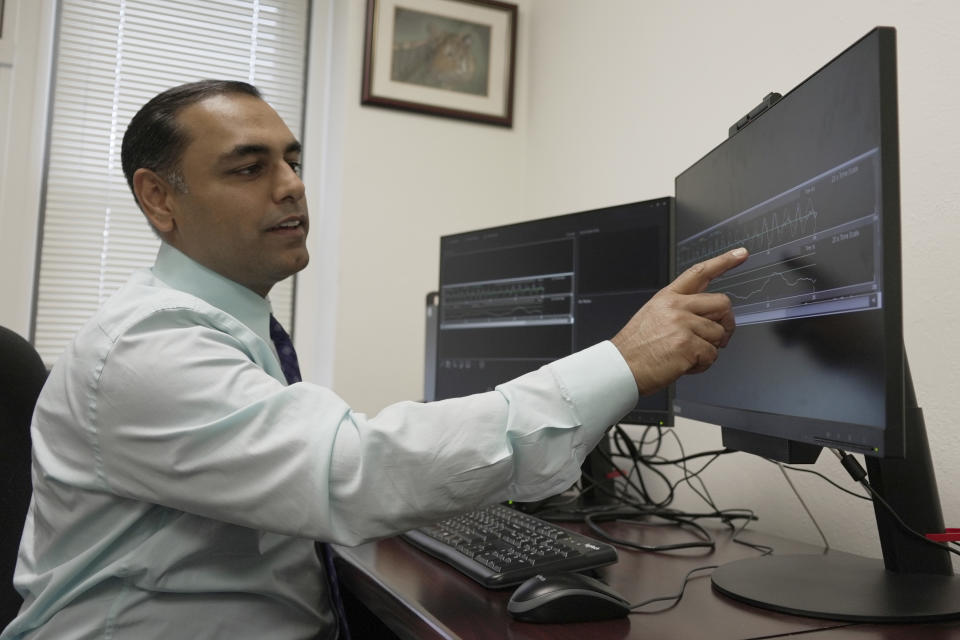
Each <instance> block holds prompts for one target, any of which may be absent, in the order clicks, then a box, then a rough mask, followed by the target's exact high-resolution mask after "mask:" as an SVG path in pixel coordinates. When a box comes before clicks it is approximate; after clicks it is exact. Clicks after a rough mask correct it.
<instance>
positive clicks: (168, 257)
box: [153, 242, 272, 344]
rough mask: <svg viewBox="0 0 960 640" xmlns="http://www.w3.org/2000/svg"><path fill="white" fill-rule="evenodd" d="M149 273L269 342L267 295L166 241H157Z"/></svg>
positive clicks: (268, 304) (269, 310)
mask: <svg viewBox="0 0 960 640" xmlns="http://www.w3.org/2000/svg"><path fill="white" fill-rule="evenodd" d="M153 275H154V276H156V277H157V278H159V279H160V280H161V281H163V282H164V283H165V284H167V285H169V286H170V287H173V288H174V289H177V290H179V291H183V292H185V293H189V294H191V295H194V296H196V297H198V298H200V299H201V300H203V301H205V302H208V303H210V304H211V305H213V306H215V307H217V308H218V309H221V310H223V311H226V312H227V313H229V314H230V315H232V316H233V317H235V318H236V319H237V320H239V321H240V322H242V323H243V324H245V325H247V326H248V327H250V328H251V329H252V330H253V331H254V332H256V334H257V335H258V336H260V337H261V338H263V339H264V340H265V341H266V343H267V344H271V341H270V314H271V312H272V310H271V306H270V300H269V299H267V298H262V297H260V296H259V295H258V294H256V293H254V292H253V291H251V290H250V289H248V288H246V287H245V286H243V285H242V284H240V283H238V282H234V281H233V280H231V279H229V278H225V277H224V276H222V275H220V274H219V273H217V272H216V271H212V270H211V269H208V268H207V267H205V266H203V265H202V264H200V263H199V262H196V261H194V260H193V259H192V258H190V257H188V256H187V255H186V254H184V253H182V252H181V251H179V250H177V249H176V248H174V247H172V246H171V245H169V244H167V243H166V242H161V243H160V250H159V251H158V252H157V261H156V262H155V263H154V265H153Z"/></svg>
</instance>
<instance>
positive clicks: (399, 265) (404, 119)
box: [296, 0, 532, 413]
mask: <svg viewBox="0 0 960 640" xmlns="http://www.w3.org/2000/svg"><path fill="white" fill-rule="evenodd" d="M365 4H366V3H362V2H356V1H353V0H336V1H335V2H333V3H332V4H331V3H328V2H315V3H314V11H315V16H314V18H315V23H314V24H315V31H314V33H315V34H317V33H320V32H324V31H326V32H327V33H329V34H330V36H329V37H328V38H327V39H326V41H327V44H328V45H329V47H328V48H327V49H326V50H325V51H324V52H319V51H315V52H313V56H314V57H312V58H311V77H310V90H311V98H314V97H316V98H318V99H319V98H320V96H319V95H316V94H315V93H314V92H319V87H321V86H329V87H330V88H331V89H332V90H331V92H330V94H329V95H328V96H327V100H326V102H323V101H312V102H311V107H310V113H309V115H308V117H309V118H315V119H316V120H318V121H320V120H323V119H324V118H326V122H327V124H326V128H325V131H326V134H325V136H324V135H322V134H321V133H320V130H321V127H322V126H323V125H322V124H321V123H320V122H316V123H315V124H314V126H313V127H312V128H311V126H310V122H309V121H308V126H307V132H306V143H307V145H306V146H307V154H312V153H314V151H313V150H314V149H316V148H317V147H318V146H319V145H322V144H325V143H326V142H329V143H330V144H329V145H328V146H327V147H326V153H325V156H324V161H323V164H324V166H323V167H317V166H316V165H315V164H313V163H314V159H315V156H312V155H307V156H305V161H304V165H305V169H306V170H307V171H309V172H311V173H310V174H308V175H307V189H308V192H310V193H311V194H312V195H311V196H310V198H311V200H310V207H311V219H312V220H313V223H312V224H313V227H312V231H311V235H312V238H311V243H313V244H312V245H311V254H312V260H313V262H314V264H313V266H312V267H311V269H314V271H313V272H312V273H305V274H304V275H303V278H302V280H301V283H300V286H299V288H298V302H297V304H298V313H297V335H296V339H297V344H298V347H297V351H298V353H303V352H304V351H305V348H304V344H305V343H307V342H308V341H311V342H310V344H309V346H308V347H307V351H308V356H307V363H306V370H307V372H308V374H307V375H308V376H309V377H311V378H312V379H314V380H319V381H323V382H326V383H330V382H331V380H332V384H333V386H334V388H335V389H336V391H337V393H339V394H340V395H341V396H342V397H344V398H345V399H346V400H347V401H348V402H350V403H351V404H352V405H353V406H354V407H355V408H356V409H358V410H361V411H366V412H370V413H373V412H376V411H379V409H381V408H383V407H384V406H386V405H387V404H390V403H392V402H396V401H399V400H409V399H419V398H422V397H423V366H422V364H423V352H424V342H423V341H424V298H425V296H426V294H427V292H428V291H431V290H434V289H436V287H437V282H438V273H437V269H438V264H439V253H438V249H439V237H440V235H443V234H447V233H453V232H457V231H466V230H469V229H474V228H477V227H483V226H490V225H495V224H501V223H506V222H514V221H517V220H520V219H523V218H524V217H526V212H525V211H524V189H525V184H526V183H525V177H524V171H525V167H526V162H525V158H526V132H527V113H526V84H527V74H526V56H527V50H528V46H527V42H528V38H527V37H526V30H527V28H528V25H529V24H530V23H531V21H532V18H531V16H530V14H529V13H528V11H527V9H526V8H525V7H526V5H527V2H520V3H518V4H519V6H520V15H519V18H518V23H519V28H518V33H519V37H518V53H517V66H516V70H517V74H516V87H517V91H516V95H515V103H514V127H513V128H511V129H508V128H503V127H498V126H491V125H484V124H475V123H471V122H467V121H464V120H451V119H447V118H439V117H435V116H428V115H423V114H414V113H406V112H401V111H395V110H391V109H384V108H379V107H366V106H361V105H360V87H361V76H362V63H363V38H364V33H363V27H364V15H365ZM319 40H320V39H319V38H315V40H314V43H315V45H318V46H319V44H320V43H319ZM316 56H320V57H322V58H323V63H320V62H318V61H317V60H316ZM315 62H316V64H315ZM311 129H312V131H311ZM314 171H319V175H316V174H314V173H313V172H314ZM321 184H322V185H324V187H325V190H324V193H323V194H320V195H318V194H317V193H316V192H317V191H318V189H317V187H319V186H320V185H321ZM330 236H335V237H337V238H338V240H339V241H338V242H336V243H335V245H332V246H331V245H330V244H328V243H329V240H330ZM333 251H338V252H339V259H338V260H336V261H335V262H333V263H330V262H329V255H330V253H331V252H333ZM321 263H322V266H321ZM318 266H321V275H318V272H317V267H318ZM331 269H336V270H337V272H338V276H337V278H336V280H335V281H331V280H330V278H329V272H330V270H331ZM308 271H309V270H308ZM331 305H335V307H336V314H335V317H334V318H332V319H331V318H330V317H329V307H330V306H331ZM314 326H327V327H330V326H335V329H334V334H333V335H334V336H335V338H334V339H333V340H331V341H324V338H323V337H322V336H319V335H316V336H313V337H309V336H306V335H305V333H309V331H310V330H309V329H308V327H314ZM331 349H333V354H331V353H330V350H331Z"/></svg>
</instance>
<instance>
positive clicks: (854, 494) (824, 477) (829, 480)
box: [763, 458, 870, 500]
mask: <svg viewBox="0 0 960 640" xmlns="http://www.w3.org/2000/svg"><path fill="white" fill-rule="evenodd" d="M763 459H764V460H766V461H767V462H769V463H771V464H782V463H779V462H777V461H776V460H771V459H770V458H763ZM783 468H784V469H789V470H790V471H799V472H801V473H809V474H812V475H815V476H818V477H819V478H821V479H822V480H825V481H826V482H828V483H829V484H832V485H833V486H834V487H836V488H837V489H840V491H843V492H844V493H847V494H849V495H851V496H853V497H854V498H859V499H861V500H870V496H863V495H860V494H859V493H857V492H856V491H850V489H847V488H846V487H843V486H841V485H840V484H838V483H836V482H834V481H833V480H831V479H830V478H828V477H827V476H825V475H823V474H822V473H820V472H819V471H815V470H813V469H804V468H803V467H794V466H793V465H789V464H784V465H783Z"/></svg>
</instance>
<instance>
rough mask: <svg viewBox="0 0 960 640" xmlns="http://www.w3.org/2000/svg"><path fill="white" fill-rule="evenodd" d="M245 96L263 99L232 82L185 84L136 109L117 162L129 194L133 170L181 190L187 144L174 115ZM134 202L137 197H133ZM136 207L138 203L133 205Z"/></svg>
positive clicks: (249, 88) (253, 90)
mask: <svg viewBox="0 0 960 640" xmlns="http://www.w3.org/2000/svg"><path fill="white" fill-rule="evenodd" d="M230 93H245V94H247V95H251V96H254V97H256V98H261V99H262V98H263V96H261V95H260V91H259V90H258V89H257V88H256V87H254V86H253V85H251V84H248V83H246V82H240V81H236V80H200V81H199V82H189V83H187V84H182V85H180V86H177V87H173V88H172V89H167V90H166V91H164V92H163V93H160V94H158V95H157V96H155V97H154V98H153V99H151V100H150V101H149V102H148V103H147V104H145V105H143V107H141V108H140V111H138V112H137V114H136V115H135V116H133V118H132V119H131V120H130V124H129V125H128V126H127V131H126V133H124V135H123V145H122V147H121V152H120V162H121V164H122V166H123V175H124V176H125V177H126V179H127V185H129V187H130V191H131V192H133V174H134V172H135V171H136V170H137V169H140V168H145V169H150V170H151V171H153V172H155V173H156V174H157V175H159V176H161V177H163V178H164V179H166V180H168V181H170V182H171V183H173V184H174V186H176V187H177V188H178V189H180V190H181V191H182V190H185V185H184V183H183V178H182V176H181V175H180V158H181V157H182V156H183V152H184V150H186V148H187V145H188V144H190V140H189V139H188V137H187V134H186V132H185V131H184V130H183V129H182V128H181V127H180V126H179V125H178V124H177V119H176V117H177V114H178V113H179V112H180V110H181V109H183V108H184V107H188V106H190V105H192V104H196V103H198V102H201V101H202V100H205V99H207V98H211V97H213V96H218V95H223V94H230ZM133 197H134V199H136V198H137V194H136V193H134V194H133ZM137 204H138V205H139V204H140V202H139V200H138V201H137Z"/></svg>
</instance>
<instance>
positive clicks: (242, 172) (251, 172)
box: [233, 163, 263, 176]
mask: <svg viewBox="0 0 960 640" xmlns="http://www.w3.org/2000/svg"><path fill="white" fill-rule="evenodd" d="M262 169H263V166H262V165H261V164H260V163H257V164H248V165H246V166H244V167H240V168H239V169H234V171H233V172H234V173H235V174H237V175H239V176H255V175H257V174H258V173H260V171H261V170H262Z"/></svg>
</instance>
